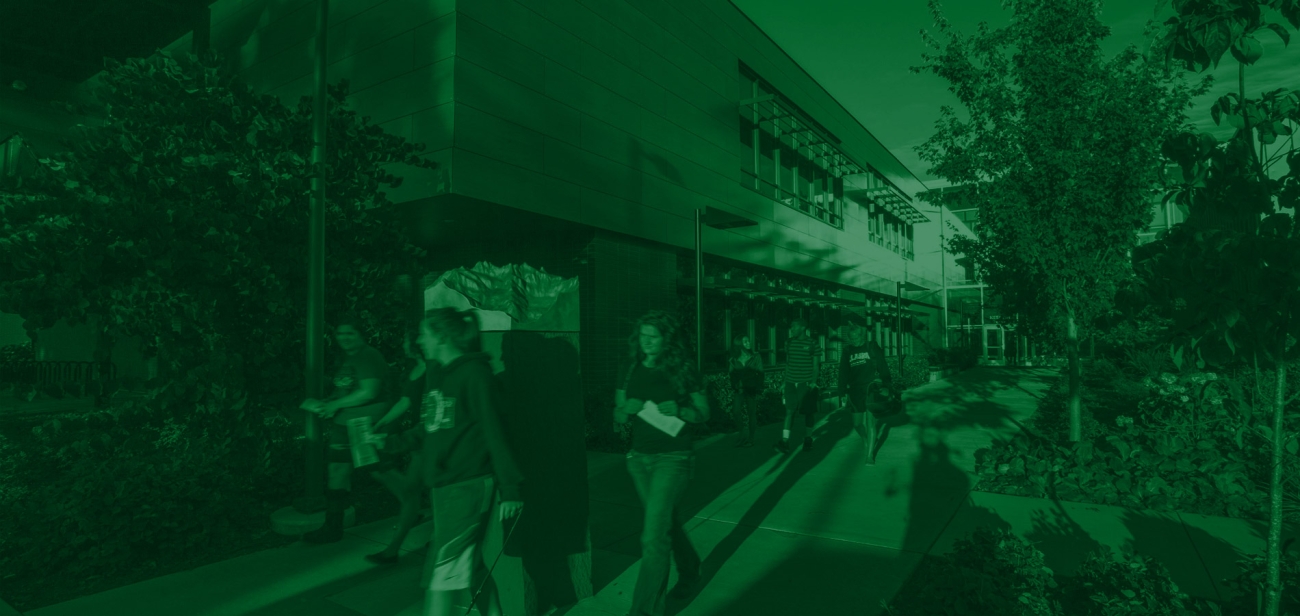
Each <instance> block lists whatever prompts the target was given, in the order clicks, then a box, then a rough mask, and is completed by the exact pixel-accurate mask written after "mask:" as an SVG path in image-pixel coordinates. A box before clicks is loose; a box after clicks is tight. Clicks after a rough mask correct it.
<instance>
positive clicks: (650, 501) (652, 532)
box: [614, 311, 709, 616]
mask: <svg viewBox="0 0 1300 616" xmlns="http://www.w3.org/2000/svg"><path fill="white" fill-rule="evenodd" d="M628 345H629V347H630V348H629V357H628V365H627V366H625V367H624V368H623V369H622V371H621V374H622V375H623V383H622V386H621V387H620V388H619V389H618V390H616V391H615V393H614V401H615V406H614V421H616V422H618V423H620V424H623V423H627V422H628V421H631V422H632V451H631V452H629V453H628V454H627V469H628V473H629V474H630V475H631V476H632V483H633V484H634V485H635V486H636V491H637V494H638V495H639V496H640V497H641V502H642V503H643V504H644V505H645V510H646V513H645V516H646V517H645V526H644V528H643V530H642V531H641V572H640V574H639V575H638V576H637V581H636V587H635V589H634V590H633V593H632V612H631V613H632V614H633V615H634V616H663V614H664V613H665V612H666V605H665V602H664V599H665V591H666V590H667V588H668V569H669V561H670V560H673V561H676V563H677V573H678V584H677V586H676V587H675V588H673V591H672V593H669V595H668V596H670V597H671V598H672V599H674V600H682V599H686V598H688V597H690V596H691V595H693V594H694V592H695V591H696V590H697V587H698V585H699V582H700V556H699V554H698V553H696V551H695V548H694V547H693V546H692V545H691V542H690V539H689V538H688V537H687V536H686V532H685V530H683V528H682V523H683V520H682V517H681V515H680V512H679V511H678V510H677V502H678V500H679V499H680V498H681V495H682V493H683V492H685V490H686V485H687V483H688V482H689V481H690V478H691V476H692V475H693V474H694V466H695V456H694V453H693V450H692V447H691V436H690V432H691V431H690V429H689V426H686V425H685V424H699V423H704V422H706V421H708V419H709V405H708V401H707V399H706V398H705V396H704V392H703V390H704V385H703V378H702V377H701V376H700V373H699V371H698V369H697V368H696V366H695V365H694V361H693V359H692V358H691V353H690V351H689V350H688V349H687V348H686V342H685V340H684V335H683V332H682V330H681V327H680V326H679V324H678V322H677V320H676V319H675V318H674V317H672V316H671V315H669V314H667V313H665V312H661V311H653V312H650V313H648V314H646V315H645V316H643V317H641V319H640V320H638V321H637V324H636V329H635V330H634V331H633V333H632V336H631V337H630V339H629V340H628ZM670 554H671V557H672V558H671V559H670V558H669V556H670Z"/></svg>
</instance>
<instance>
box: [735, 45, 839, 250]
mask: <svg viewBox="0 0 1300 616" xmlns="http://www.w3.org/2000/svg"><path fill="white" fill-rule="evenodd" d="M741 78H742V80H741V92H744V93H745V98H747V99H753V100H754V102H752V103H746V104H744V105H742V106H741V109H740V114H741V117H740V124H739V128H740V130H739V137H740V140H741V142H742V146H741V150H740V152H741V157H742V160H741V164H742V169H741V170H742V172H743V179H742V183H744V184H745V185H746V186H748V187H749V188H750V189H751V190H755V191H757V192H759V193H760V194H762V195H763V196H765V197H768V198H769V199H773V200H775V201H779V202H781V203H783V204H785V205H787V206H789V207H790V208H792V209H796V210H799V211H801V212H803V213H804V214H807V215H808V216H812V217H813V218H816V219H818V220H821V221H822V222H825V223H826V224H829V225H831V226H832V227H835V228H837V229H842V228H843V227H844V222H843V196H844V195H843V193H844V191H843V184H842V179H841V178H838V177H835V176H834V174H833V173H831V171H830V169H829V168H828V167H827V166H825V165H829V164H830V163H828V162H826V161H825V159H826V158H827V151H828V148H833V146H831V145H830V143H831V141H833V137H829V138H828V136H827V134H826V131H825V130H824V129H823V128H821V127H820V126H819V125H818V126H814V125H816V122H813V121H811V120H810V119H809V118H807V117H806V114H803V113H801V112H799V111H798V110H797V109H796V108H794V106H793V105H792V104H791V103H790V102H789V101H787V100H785V99H784V98H781V97H780V95H779V94H778V93H777V92H776V91H775V89H773V88H772V87H771V86H770V85H769V84H767V83H766V82H764V81H763V80H761V79H759V78H758V77H757V76H755V75H753V74H752V73H751V72H749V71H748V69H746V68H744V67H742V69H741ZM746 133H748V134H749V135H750V137H749V139H748V141H746V137H745V135H746ZM753 144H757V149H756V150H755V147H754V145H753ZM836 151H837V150H836ZM840 156H841V157H842V155H840ZM751 178H752V180H751Z"/></svg>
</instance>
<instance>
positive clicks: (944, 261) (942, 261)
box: [939, 198, 948, 349]
mask: <svg viewBox="0 0 1300 616" xmlns="http://www.w3.org/2000/svg"><path fill="white" fill-rule="evenodd" d="M943 207H944V206H943V199H942V198H940V199H939V279H940V280H941V281H942V284H943V348H945V349H946V348H948V253H946V252H945V251H944V247H943V243H944V238H945V236H944V233H943Z"/></svg>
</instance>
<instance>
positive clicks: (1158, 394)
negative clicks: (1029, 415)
mask: <svg viewBox="0 0 1300 616" xmlns="http://www.w3.org/2000/svg"><path fill="white" fill-rule="evenodd" d="M1219 382H1220V380H1219V379H1218V377H1217V375H1215V374H1213V373H1206V374H1200V373H1188V374H1184V375H1182V376H1174V375H1172V374H1165V375H1163V376H1162V377H1161V379H1160V380H1158V381H1149V382H1148V384H1147V387H1148V390H1149V391H1148V393H1147V396H1146V397H1145V398H1144V399H1143V400H1142V401H1141V402H1140V403H1139V404H1137V405H1136V406H1137V408H1136V409H1134V410H1133V411H1131V412H1132V413H1133V414H1134V415H1136V417H1131V416H1126V415H1120V416H1118V417H1116V418H1115V420H1114V421H1113V422H1111V423H1109V424H1100V423H1096V422H1089V423H1086V424H1085V428H1086V429H1085V434H1084V437H1085V438H1084V440H1082V441H1081V442H1079V443H1067V442H1065V439H1064V429H1063V427H1062V426H1063V422H1064V419H1063V417H1064V412H1063V404H1062V403H1060V401H1059V399H1060V397H1061V394H1060V391H1059V389H1057V388H1054V389H1056V391H1055V392H1053V391H1049V392H1048V395H1047V396H1045V397H1044V399H1043V400H1042V402H1041V405H1042V406H1040V410H1039V413H1043V411H1048V413H1045V414H1042V415H1041V416H1038V415H1036V416H1035V418H1034V425H1035V427H1039V428H1042V429H1043V431H1044V434H1043V435H1042V436H1041V437H1040V436H1036V435H1028V434H1021V435H1017V436H1016V437H1015V438H1013V439H1012V440H1011V441H1003V442H999V443H995V444H994V445H993V446H992V447H989V448H986V449H981V450H980V451H978V452H976V465H977V469H976V470H977V472H978V473H979V474H980V477H981V478H980V482H979V486H978V488H977V489H981V490H987V491H992V492H999V493H1002V494H1014V495H1022V496H1034V497H1045V496H1051V497H1053V498H1060V499H1062V500H1067V501H1074V502H1085V503H1097V504H1106V505H1121V506H1126V507H1133V508H1142V509H1154V510H1159V511H1181V512H1187V513H1200V514H1206V515H1226V516H1230V517H1238V518H1249V519H1263V518H1264V516H1265V513H1266V507H1267V489H1268V482H1267V473H1266V471H1267V469H1268V465H1269V458H1268V456H1267V455H1265V454H1266V453H1267V448H1268V442H1267V440H1266V439H1265V438H1264V437H1263V435H1261V434H1259V433H1257V432H1256V431H1253V430H1249V429H1248V427H1249V426H1248V424H1247V423H1246V421H1245V417H1246V416H1248V415H1243V413H1242V412H1241V409H1240V408H1238V407H1237V403H1236V402H1234V401H1232V400H1230V399H1228V398H1225V397H1223V396H1222V395H1221V393H1220V392H1221V390H1222V389H1223V387H1221V386H1220V385H1219ZM1237 396H1238V394H1237V393H1234V394H1233V397H1234V398H1235V397H1237ZM1053 422H1056V423H1053ZM1286 465H1287V467H1286V471H1285V475H1286V476H1287V477H1289V478H1294V477H1296V476H1297V473H1298V472H1300V460H1297V459H1296V458H1295V457H1294V456H1288V457H1287V458H1286ZM1289 485H1291V484H1289ZM1291 496H1292V497H1294V494H1292V495H1291ZM1296 513H1297V512H1296V511H1295V510H1290V511H1288V512H1287V515H1288V517H1294V516H1295V514H1296Z"/></svg>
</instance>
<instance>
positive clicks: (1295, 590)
mask: <svg viewBox="0 0 1300 616" xmlns="http://www.w3.org/2000/svg"><path fill="white" fill-rule="evenodd" d="M1292 541H1293V539H1288V540H1287V541H1286V544H1285V545H1284V546H1283V548H1282V554H1283V556H1282V610H1281V612H1282V613H1283V614H1300V558H1298V557H1297V556H1298V555H1297V554H1295V553H1293V552H1289V551H1288V548H1289V547H1290V545H1291V542H1292ZM1237 564H1238V565H1239V566H1240V567H1241V573H1239V574H1237V575H1236V577H1232V578H1229V579H1227V580H1224V588H1225V590H1227V591H1228V592H1227V594H1228V595H1229V597H1228V599H1227V601H1226V602H1225V604H1224V610H1223V614H1224V616H1256V614H1259V613H1261V612H1260V611H1259V610H1260V608H1261V607H1262V606H1263V603H1264V594H1263V592H1264V591H1263V589H1264V582H1265V580H1267V579H1268V577H1267V572H1268V561H1267V560H1266V559H1265V557H1264V555H1263V554H1257V555H1254V556H1250V557H1248V558H1243V559H1241V560H1239V561H1237Z"/></svg>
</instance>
